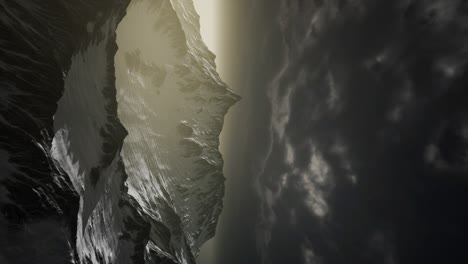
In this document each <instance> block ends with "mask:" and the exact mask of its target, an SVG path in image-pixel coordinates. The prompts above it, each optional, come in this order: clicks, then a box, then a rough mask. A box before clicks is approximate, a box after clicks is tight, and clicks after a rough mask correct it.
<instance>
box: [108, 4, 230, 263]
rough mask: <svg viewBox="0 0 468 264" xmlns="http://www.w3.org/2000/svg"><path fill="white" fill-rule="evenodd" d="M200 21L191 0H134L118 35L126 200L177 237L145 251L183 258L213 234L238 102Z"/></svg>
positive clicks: (222, 192)
mask: <svg viewBox="0 0 468 264" xmlns="http://www.w3.org/2000/svg"><path fill="white" fill-rule="evenodd" d="M198 19H199V18H198V15H197V14H196V13H195V9H194V7H193V3H192V2H191V1H172V2H171V1H154V0H152V1H150V0H142V1H133V2H132V3H131V4H130V6H129V8H128V10H127V16H126V17H125V18H124V19H123V20H122V22H121V23H120V25H119V28H118V31H117V32H118V35H117V43H118V45H119V50H118V52H117V54H116V72H117V76H116V77H117V101H118V103H119V110H118V113H119V118H120V120H121V121H122V123H123V125H124V126H125V127H126V128H127V130H128V131H129V135H128V137H127V138H126V139H125V141H124V145H123V149H122V158H123V161H124V164H125V167H126V171H127V173H128V175H129V179H128V187H129V194H130V195H131V196H133V197H134V198H135V199H136V200H137V201H138V203H139V204H141V205H142V207H143V211H145V213H146V214H147V215H150V216H151V218H152V219H155V220H158V221H161V222H162V223H164V224H165V225H166V226H167V227H168V228H169V230H170V232H171V235H172V236H171V240H170V242H169V244H163V245H161V244H160V242H159V241H157V239H155V238H153V236H152V237H151V238H150V240H151V241H152V243H150V244H148V247H147V251H148V252H151V251H157V252H158V254H163V255H170V256H172V258H174V259H178V260H181V259H184V258H186V257H184V256H185V255H186V254H187V252H186V250H190V251H191V254H195V255H196V254H197V253H198V250H199V248H200V246H201V245H202V244H203V243H204V242H205V241H206V240H208V239H209V238H211V237H212V236H213V235H214V232H215V228H216V222H217V218H218V216H219V213H220V212H221V209H222V197H223V195H224V176H223V174H222V165H223V161H222V158H221V155H220V153H219V151H218V146H219V139H218V137H219V133H220V132H221V129H222V124H223V118H224V115H225V114H226V112H227V110H228V108H229V107H230V106H231V105H232V104H234V103H235V102H236V101H237V100H238V99H239V97H238V96H237V95H235V94H233V93H232V92H231V91H230V90H229V89H228V88H227V87H226V85H225V84H224V83H223V82H222V81H221V80H220V78H219V76H218V74H217V73H216V70H215V64H214V55H213V54H212V53H211V52H210V51H208V49H207V48H206V46H205V45H204V43H203V42H202V40H201V37H200V33H199V29H200V26H199V22H198ZM129 36H131V37H129ZM153 243H154V245H153ZM158 243H159V244H158Z"/></svg>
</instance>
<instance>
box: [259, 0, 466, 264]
mask: <svg viewBox="0 0 468 264" xmlns="http://www.w3.org/2000/svg"><path fill="white" fill-rule="evenodd" d="M281 10H283V15H282V16H281V17H280V19H279V25H280V27H281V28H282V34H283V39H284V42H283V44H284V48H283V50H284V62H283V67H282V68H281V70H280V71H279V72H278V74H277V76H276V79H274V80H273V81H272V83H271V85H270V90H269V98H270V101H271V110H272V116H271V129H270V133H271V138H272V140H271V142H270V148H269V151H268V153H267V155H266V157H265V159H264V162H263V163H262V166H261V168H260V173H259V176H258V177H259V178H258V184H257V186H256V188H257V191H258V193H259V195H260V197H262V198H263V200H262V207H261V209H262V210H261V219H260V223H259V231H258V242H259V246H260V250H261V252H262V254H263V260H264V263H286V262H285V261H289V262H291V260H295V262H294V261H293V262H291V263H300V262H298V261H301V262H302V263H388V264H390V263H392V264H393V263H439V262H444V263H447V262H458V263H459V262H460V261H461V262H463V261H466V260H467V259H466V256H465V255H464V254H463V252H464V248H463V245H466V243H468V241H467V239H466V234H468V226H467V225H466V223H467V220H468V214H467V213H466V212H465V211H466V210H464V208H463V206H462V204H463V203H464V202H466V201H467V198H468V193H467V190H468V188H467V187H468V182H467V180H468V179H467V177H468V170H467V164H468V163H467V157H468V156H467V154H468V153H467V150H468V148H467V147H468V133H467V131H468V119H467V117H468V104H467V101H468V90H467V89H466V86H467V85H468V74H467V72H466V70H467V67H466V63H467V61H468V56H467V55H468V54H467V51H468V48H466V43H467V40H468V39H467V34H466V33H468V16H467V15H468V3H465V2H463V1H435V0H434V1H409V0H408V1H358V0H356V1H283V6H282V8H281ZM286 256H287V257H286ZM299 259H300V260H299ZM455 260H456V261H455Z"/></svg>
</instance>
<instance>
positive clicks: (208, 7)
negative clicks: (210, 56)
mask: <svg viewBox="0 0 468 264" xmlns="http://www.w3.org/2000/svg"><path fill="white" fill-rule="evenodd" d="M218 2H219V0H193V3H194V4H195V9H196V10H197V13H198V14H199V15H200V26H201V30H200V31H201V35H202V38H203V42H205V44H206V45H207V46H208V49H209V50H210V51H211V52H213V53H214V54H218V51H219V50H218V45H217V44H218V38H217V34H216V33H217V32H216V31H217V24H218V21H217V10H216V9H217V5H218Z"/></svg>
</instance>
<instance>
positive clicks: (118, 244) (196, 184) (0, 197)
mask: <svg viewBox="0 0 468 264" xmlns="http://www.w3.org/2000/svg"><path fill="white" fill-rule="evenodd" d="M0 6H1V8H0V16H1V18H2V22H1V23H0V28H1V32H3V33H2V34H3V36H2V41H0V49H1V51H0V52H1V53H2V55H1V57H0V58H1V59H0V69H1V71H2V74H1V75H0V83H1V84H2V89H1V91H0V95H1V99H0V100H1V101H2V104H1V106H0V124H1V128H2V135H1V137H0V139H1V140H0V164H1V165H0V166H1V173H0V208H1V214H0V246H1V248H2V250H1V251H0V262H1V263H194V258H195V256H196V255H197V253H198V249H199V247H200V246H201V245H202V244H203V243H204V242H205V241H206V240H207V239H209V238H210V237H212V236H213V235H214V232H215V227H216V221H217V218H218V215H219V213H220V211H221V209H222V197H223V194H224V185H223V182H224V177H223V174H222V165H223V163H222V158H221V155H220V153H219V151H218V145H219V139H218V136H219V133H220V132H221V129H222V125H223V117H224V115H225V113H226V112H227V110H228V108H229V107H230V106H231V105H232V104H234V103H235V102H236V101H237V100H238V99H239V97H238V96H237V95H234V94H233V93H232V92H231V91H230V90H229V89H228V88H227V87H226V85H225V84H224V83H223V82H222V81H221V80H220V78H219V76H218V74H217V73H216V70H215V65H214V55H213V54H212V53H210V52H209V51H208V49H207V48H206V46H205V45H204V44H203V42H202V41H201V37H200V33H199V22H198V15H197V14H196V13H195V10H194V7H193V3H192V2H191V0H186V1H168V0H154V1H150V0H134V1H132V2H130V3H129V1H124V0H122V1H120V0H104V1H98V2H95V1H74V0H68V1H47V2H43V1H33V0H30V1H19V2H15V3H13V2H10V1H5V2H1V3H0ZM116 32H117V33H116Z"/></svg>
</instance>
